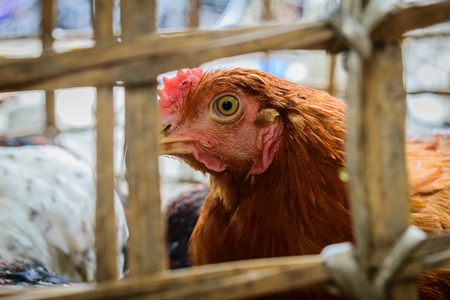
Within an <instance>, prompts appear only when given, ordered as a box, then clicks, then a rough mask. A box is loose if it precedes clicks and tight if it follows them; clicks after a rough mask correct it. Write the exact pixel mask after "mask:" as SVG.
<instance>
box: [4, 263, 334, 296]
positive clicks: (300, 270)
mask: <svg viewBox="0 0 450 300" xmlns="http://www.w3.org/2000/svg"><path fill="white" fill-rule="evenodd" d="M328 280H329V277H328V274H327V270H326V268H325V266H324V265H323V263H322V260H321V258H320V257H319V256H302V257H283V258H274V259H264V260H263V259H261V260H252V261H238V262H231V263H224V264H216V265H209V266H202V267H196V268H190V269H184V270H177V271H172V272H162V273H160V274H158V275H155V276H142V277H133V278H128V279H127V280H123V281H118V282H108V283H103V284H101V285H98V286H97V288H95V286H94V285H81V286H73V287H69V288H63V289H61V288H52V289H48V290H47V291H44V292H42V293H41V292H39V291H33V292H29V293H23V294H20V295H19V297H20V299H23V300H25V299H53V300H56V299H67V300H71V299H125V298H126V299H144V298H145V299H174V300H175V299H238V298H242V297H245V296H256V295H260V294H261V293H264V292H267V291H273V292H274V291H286V290H292V289H294V288H304V287H307V286H308V287H310V286H317V285H320V284H325V283H327V282H328ZM144 295H147V296H144ZM4 299H5V300H11V299H14V298H13V297H12V298H4ZM16 299H17V298H16Z"/></svg>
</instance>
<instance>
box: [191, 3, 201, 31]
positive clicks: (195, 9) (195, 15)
mask: <svg viewBox="0 0 450 300" xmlns="http://www.w3.org/2000/svg"><path fill="white" fill-rule="evenodd" d="M199 10H200V0H189V3H188V19H189V25H188V26H189V28H198V26H199V25H200V19H199V18H200V16H199V13H200V11H199Z"/></svg>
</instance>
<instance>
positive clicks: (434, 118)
mask: <svg viewBox="0 0 450 300" xmlns="http://www.w3.org/2000/svg"><path fill="white" fill-rule="evenodd" d="M408 111H409V113H410V117H411V118H413V119H415V120H416V121H418V122H420V123H422V124H425V125H432V126H439V127H441V126H444V125H445V124H446V123H449V122H450V100H449V99H448V97H443V96H438V95H434V94H431V93H424V94H418V95H409V96H408Z"/></svg>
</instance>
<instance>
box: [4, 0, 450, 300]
mask: <svg viewBox="0 0 450 300" xmlns="http://www.w3.org/2000/svg"><path fill="white" fill-rule="evenodd" d="M42 1H43V5H42V8H43V9H42V13H43V22H42V28H43V33H42V41H43V48H44V51H43V54H42V56H41V57H39V58H30V59H2V60H1V61H0V71H1V76H0V92H6V91H20V90H30V89H39V90H45V91H46V96H47V105H46V107H47V117H48V124H49V125H50V126H54V125H55V120H54V96H53V91H54V89H55V88H72V87H81V86H96V87H97V133H98V134H97V179H98V182H97V199H98V200H97V210H96V253H97V269H98V270H97V278H98V281H99V282H98V283H97V284H93V285H89V284H87V285H83V284H80V285H73V286H69V287H54V288H47V289H43V290H32V291H25V292H20V293H19V294H10V295H6V296H3V299H5V300H6V299H11V300H12V299H48V300H49V299H144V298H145V299H188V298H189V299H191V298H200V297H203V298H202V299H235V298H242V297H248V296H257V295H261V294H265V293H272V292H282V291H287V290H292V289H300V288H307V287H312V286H319V285H326V284H331V283H333V284H335V285H337V286H338V287H339V288H340V289H342V290H344V292H346V293H349V294H352V295H354V296H356V297H359V298H362V299H383V298H386V297H390V298H391V299H417V298H418V296H417V289H416V287H415V282H414V277H415V276H416V275H417V274H418V273H420V272H425V271H427V270H429V269H433V268H438V267H443V266H450V251H449V245H450V235H442V236H433V237H429V238H427V237H426V236H425V235H424V234H423V232H422V231H420V230H419V229H417V228H414V227H409V226H410V220H409V217H410V213H409V200H408V184H407V177H406V167H405V154H404V153H405V151H404V140H405V130H404V123H405V116H406V104H405V103H406V100H405V99H406V92H405V88H404V85H403V81H402V77H403V65H402V54H401V49H400V45H399V42H398V40H399V39H400V38H401V36H402V35H403V34H404V33H405V32H406V31H409V30H412V29H416V28H421V27H426V26H430V25H433V24H437V23H441V22H446V21H449V20H450V1H448V0H431V1H430V0H421V1H416V2H412V3H408V4H399V3H397V4H396V2H397V1H368V0H359V1H358V0H354V1H342V2H343V4H342V5H341V6H340V7H339V8H338V9H336V10H335V11H334V12H333V13H331V14H330V15H329V16H328V18H326V19H324V20H322V21H317V22H313V23H304V22H294V23H291V24H268V25H264V26H256V27H246V28H235V29H227V30H196V29H195V28H194V29H192V30H188V31H183V32H172V33H157V32H156V20H155V18H156V17H155V13H154V12H155V8H156V6H155V5H156V4H155V2H156V1H155V0H127V1H121V20H122V32H121V38H122V42H121V43H116V42H115V38H114V36H113V29H112V10H113V0H97V1H95V18H94V32H95V40H96V45H95V47H93V48H89V49H80V50H75V51H71V52H66V53H60V54H55V53H53V52H52V43H53V39H52V36H51V30H52V28H53V25H54V21H53V20H54V17H53V16H54V1H53V0H42ZM264 3H265V7H266V12H267V13H266V14H265V18H266V19H270V13H269V10H267V7H269V6H270V0H265V1H264ZM190 5H191V9H190V10H189V17H190V26H191V27H195V26H197V25H198V7H199V0H190ZM349 28H350V29H351V30H349ZM180 45H182V47H180ZM280 49H327V50H330V49H332V50H333V51H334V52H338V51H342V50H346V49H349V58H348V59H349V63H348V65H349V80H350V82H351V83H352V84H349V85H348V90H347V97H348V100H349V114H348V115H349V117H348V135H347V153H348V155H347V164H348V174H349V177H350V179H351V180H350V185H349V186H350V196H351V200H352V208H353V211H354V214H353V215H354V224H355V228H354V229H355V234H356V245H357V247H356V249H354V250H353V249H352V248H351V247H349V246H348V244H339V245H332V246H330V247H327V248H326V249H325V250H324V252H323V253H322V254H321V255H310V256H299V257H282V258H275V259H259V260H251V261H239V262H230V263H223V264H217V265H208V266H201V267H194V268H190V269H184V270H177V271H167V270H166V266H167V262H166V249H165V245H164V244H165V243H164V225H163V221H162V217H161V214H160V211H161V204H160V197H159V174H158V162H157V155H158V143H157V139H158V133H159V130H158V121H157V120H158V114H157V101H156V76H157V75H158V74H161V73H164V72H167V71H170V70H175V69H180V68H186V67H196V66H198V65H199V64H201V63H204V62H207V61H211V60H213V59H216V58H221V57H227V56H233V55H239V54H245V53H251V52H256V51H267V50H280ZM119 80H120V81H123V82H124V86H125V90H126V104H125V105H126V124H125V134H126V143H127V147H128V158H127V166H128V172H129V175H128V181H129V207H130V218H129V228H130V240H129V265H130V270H131V272H130V274H129V276H128V277H127V278H126V279H125V280H120V281H117V280H116V277H117V270H116V254H117V253H116V240H115V223H114V222H115V219H114V208H113V201H112V199H113V189H114V173H113V172H114V170H113V119H114V115H113V107H112V101H111V99H112V86H113V85H115V84H116V82H117V81H119ZM369 272H370V274H375V275H373V276H370V277H369V275H368V274H369ZM355 282H356V284H355Z"/></svg>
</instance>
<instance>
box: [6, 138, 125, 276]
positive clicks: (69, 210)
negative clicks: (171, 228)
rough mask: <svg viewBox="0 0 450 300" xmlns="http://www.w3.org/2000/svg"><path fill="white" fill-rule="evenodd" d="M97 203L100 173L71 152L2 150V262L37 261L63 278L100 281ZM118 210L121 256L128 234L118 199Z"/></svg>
mask: <svg viewBox="0 0 450 300" xmlns="http://www.w3.org/2000/svg"><path fill="white" fill-rule="evenodd" d="M95 201H96V200H95V179H94V172H93V171H92V169H91V167H89V165H88V164H86V163H85V162H84V161H82V160H81V159H79V158H77V157H75V156H74V155H73V154H71V153H69V152H68V151H67V150H64V149H62V148H60V147H57V146H24V147H15V148H4V147H0V207H1V208H2V210H1V211H0V257H2V258H3V259H14V258H25V259H30V260H34V261H37V262H39V263H40V264H42V265H43V266H45V267H46V268H48V269H49V270H51V271H53V272H56V273H58V274H59V275H63V276H66V277H69V278H71V279H75V280H82V281H94V279H95V272H96V263H95V249H94V226H95ZM115 208H116V217H117V225H118V231H117V236H118V244H117V249H118V251H119V250H121V249H122V247H124V245H125V243H126V241H127V239H128V229H127V224H126V220H125V214H124V210H123V207H122V204H121V202H120V200H119V198H118V196H117V195H116V197H115ZM119 253H120V254H119V256H118V257H117V265H118V270H119V272H120V274H118V275H120V276H121V275H122V270H123V265H124V257H123V253H121V252H119Z"/></svg>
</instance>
